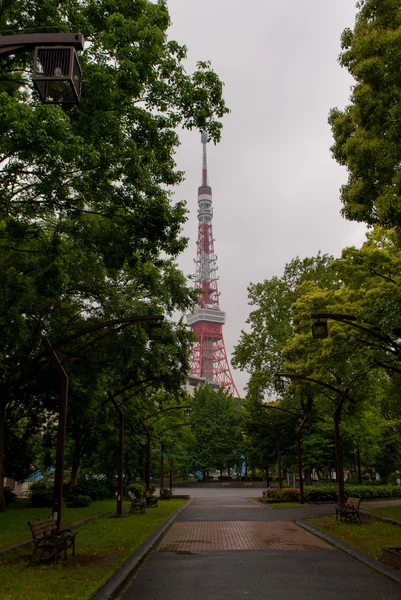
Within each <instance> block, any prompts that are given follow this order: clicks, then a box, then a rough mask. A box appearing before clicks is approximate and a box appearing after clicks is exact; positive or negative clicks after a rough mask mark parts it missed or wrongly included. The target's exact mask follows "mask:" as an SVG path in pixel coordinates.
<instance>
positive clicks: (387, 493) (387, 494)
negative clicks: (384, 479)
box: [304, 484, 401, 502]
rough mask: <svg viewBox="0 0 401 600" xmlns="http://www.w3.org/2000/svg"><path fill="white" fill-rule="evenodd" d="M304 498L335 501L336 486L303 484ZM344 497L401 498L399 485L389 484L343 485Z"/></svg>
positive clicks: (336, 494) (314, 500) (315, 500)
mask: <svg viewBox="0 0 401 600" xmlns="http://www.w3.org/2000/svg"><path fill="white" fill-rule="evenodd" d="M304 492H305V500H306V501H307V502H336V501H338V487H337V486H336V485H327V486H326V485H325V486H319V487H314V486H312V487H311V486H305V487H304ZM345 496H346V498H361V499H364V500H369V499H373V498H401V487H400V486H391V485H371V486H367V485H348V484H346V485H345Z"/></svg>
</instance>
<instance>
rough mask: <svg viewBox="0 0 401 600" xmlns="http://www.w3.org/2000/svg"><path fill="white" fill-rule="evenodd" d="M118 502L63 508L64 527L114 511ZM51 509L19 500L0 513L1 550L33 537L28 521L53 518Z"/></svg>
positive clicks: (109, 501)
mask: <svg viewBox="0 0 401 600" xmlns="http://www.w3.org/2000/svg"><path fill="white" fill-rule="evenodd" d="M115 507H116V500H98V501H96V502H92V503H91V504H90V505H89V506H86V507H85V508H66V507H65V506H64V507H63V514H62V517H63V527H64V526H67V525H69V524H70V523H74V522H75V521H80V520H81V519H86V518H87V517H90V516H91V515H97V514H99V513H104V512H107V511H108V510H114V509H115ZM51 514H52V509H51V508H31V507H30V502H29V500H17V502H16V503H15V504H11V505H10V506H9V507H8V508H7V510H6V512H4V513H0V548H5V547H7V546H11V545H12V544H16V543H17V542H22V541H24V540H27V539H29V538H30V537H31V530H30V529H29V525H28V521H37V520H38V519H45V518H46V517H49V516H51Z"/></svg>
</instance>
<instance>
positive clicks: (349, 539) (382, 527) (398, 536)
mask: <svg viewBox="0 0 401 600" xmlns="http://www.w3.org/2000/svg"><path fill="white" fill-rule="evenodd" d="M306 522H307V523H309V524H310V525H312V526H313V527H316V529H320V531H324V532H325V533H327V534H328V535H331V536H333V537H334V538H337V539H339V540H341V541H342V542H345V543H346V544H348V545H349V546H352V547H353V548H356V549H357V550H360V551H361V552H365V554H368V555H369V556H371V557H372V558H375V559H376V560H381V559H382V548H395V547H399V546H401V528H400V526H399V525H391V523H383V521H374V520H372V521H367V522H364V523H362V524H360V525H358V524H355V523H354V524H353V523H344V522H342V523H340V522H339V521H336V518H335V516H331V517H321V518H317V519H307V520H306Z"/></svg>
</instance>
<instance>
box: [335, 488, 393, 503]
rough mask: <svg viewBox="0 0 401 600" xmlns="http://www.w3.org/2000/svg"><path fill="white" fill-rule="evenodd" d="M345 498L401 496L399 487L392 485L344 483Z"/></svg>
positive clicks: (363, 498)
mask: <svg viewBox="0 0 401 600" xmlns="http://www.w3.org/2000/svg"><path fill="white" fill-rule="evenodd" d="M345 495H346V497H347V498H361V499H362V500H368V499H370V498H401V487H399V486H394V485H372V486H369V485H346V486H345Z"/></svg>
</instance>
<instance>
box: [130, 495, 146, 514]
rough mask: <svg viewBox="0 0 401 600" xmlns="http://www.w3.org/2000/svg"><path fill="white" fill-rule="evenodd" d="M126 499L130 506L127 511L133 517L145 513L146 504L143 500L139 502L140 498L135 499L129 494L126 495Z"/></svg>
mask: <svg viewBox="0 0 401 600" xmlns="http://www.w3.org/2000/svg"><path fill="white" fill-rule="evenodd" d="M128 498H129V499H130V501H131V506H130V509H129V511H130V512H132V513H133V514H134V515H135V514H136V513H138V514H141V513H144V512H145V506H146V502H145V500H141V499H140V498H137V497H136V496H135V494H130V493H128Z"/></svg>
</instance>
